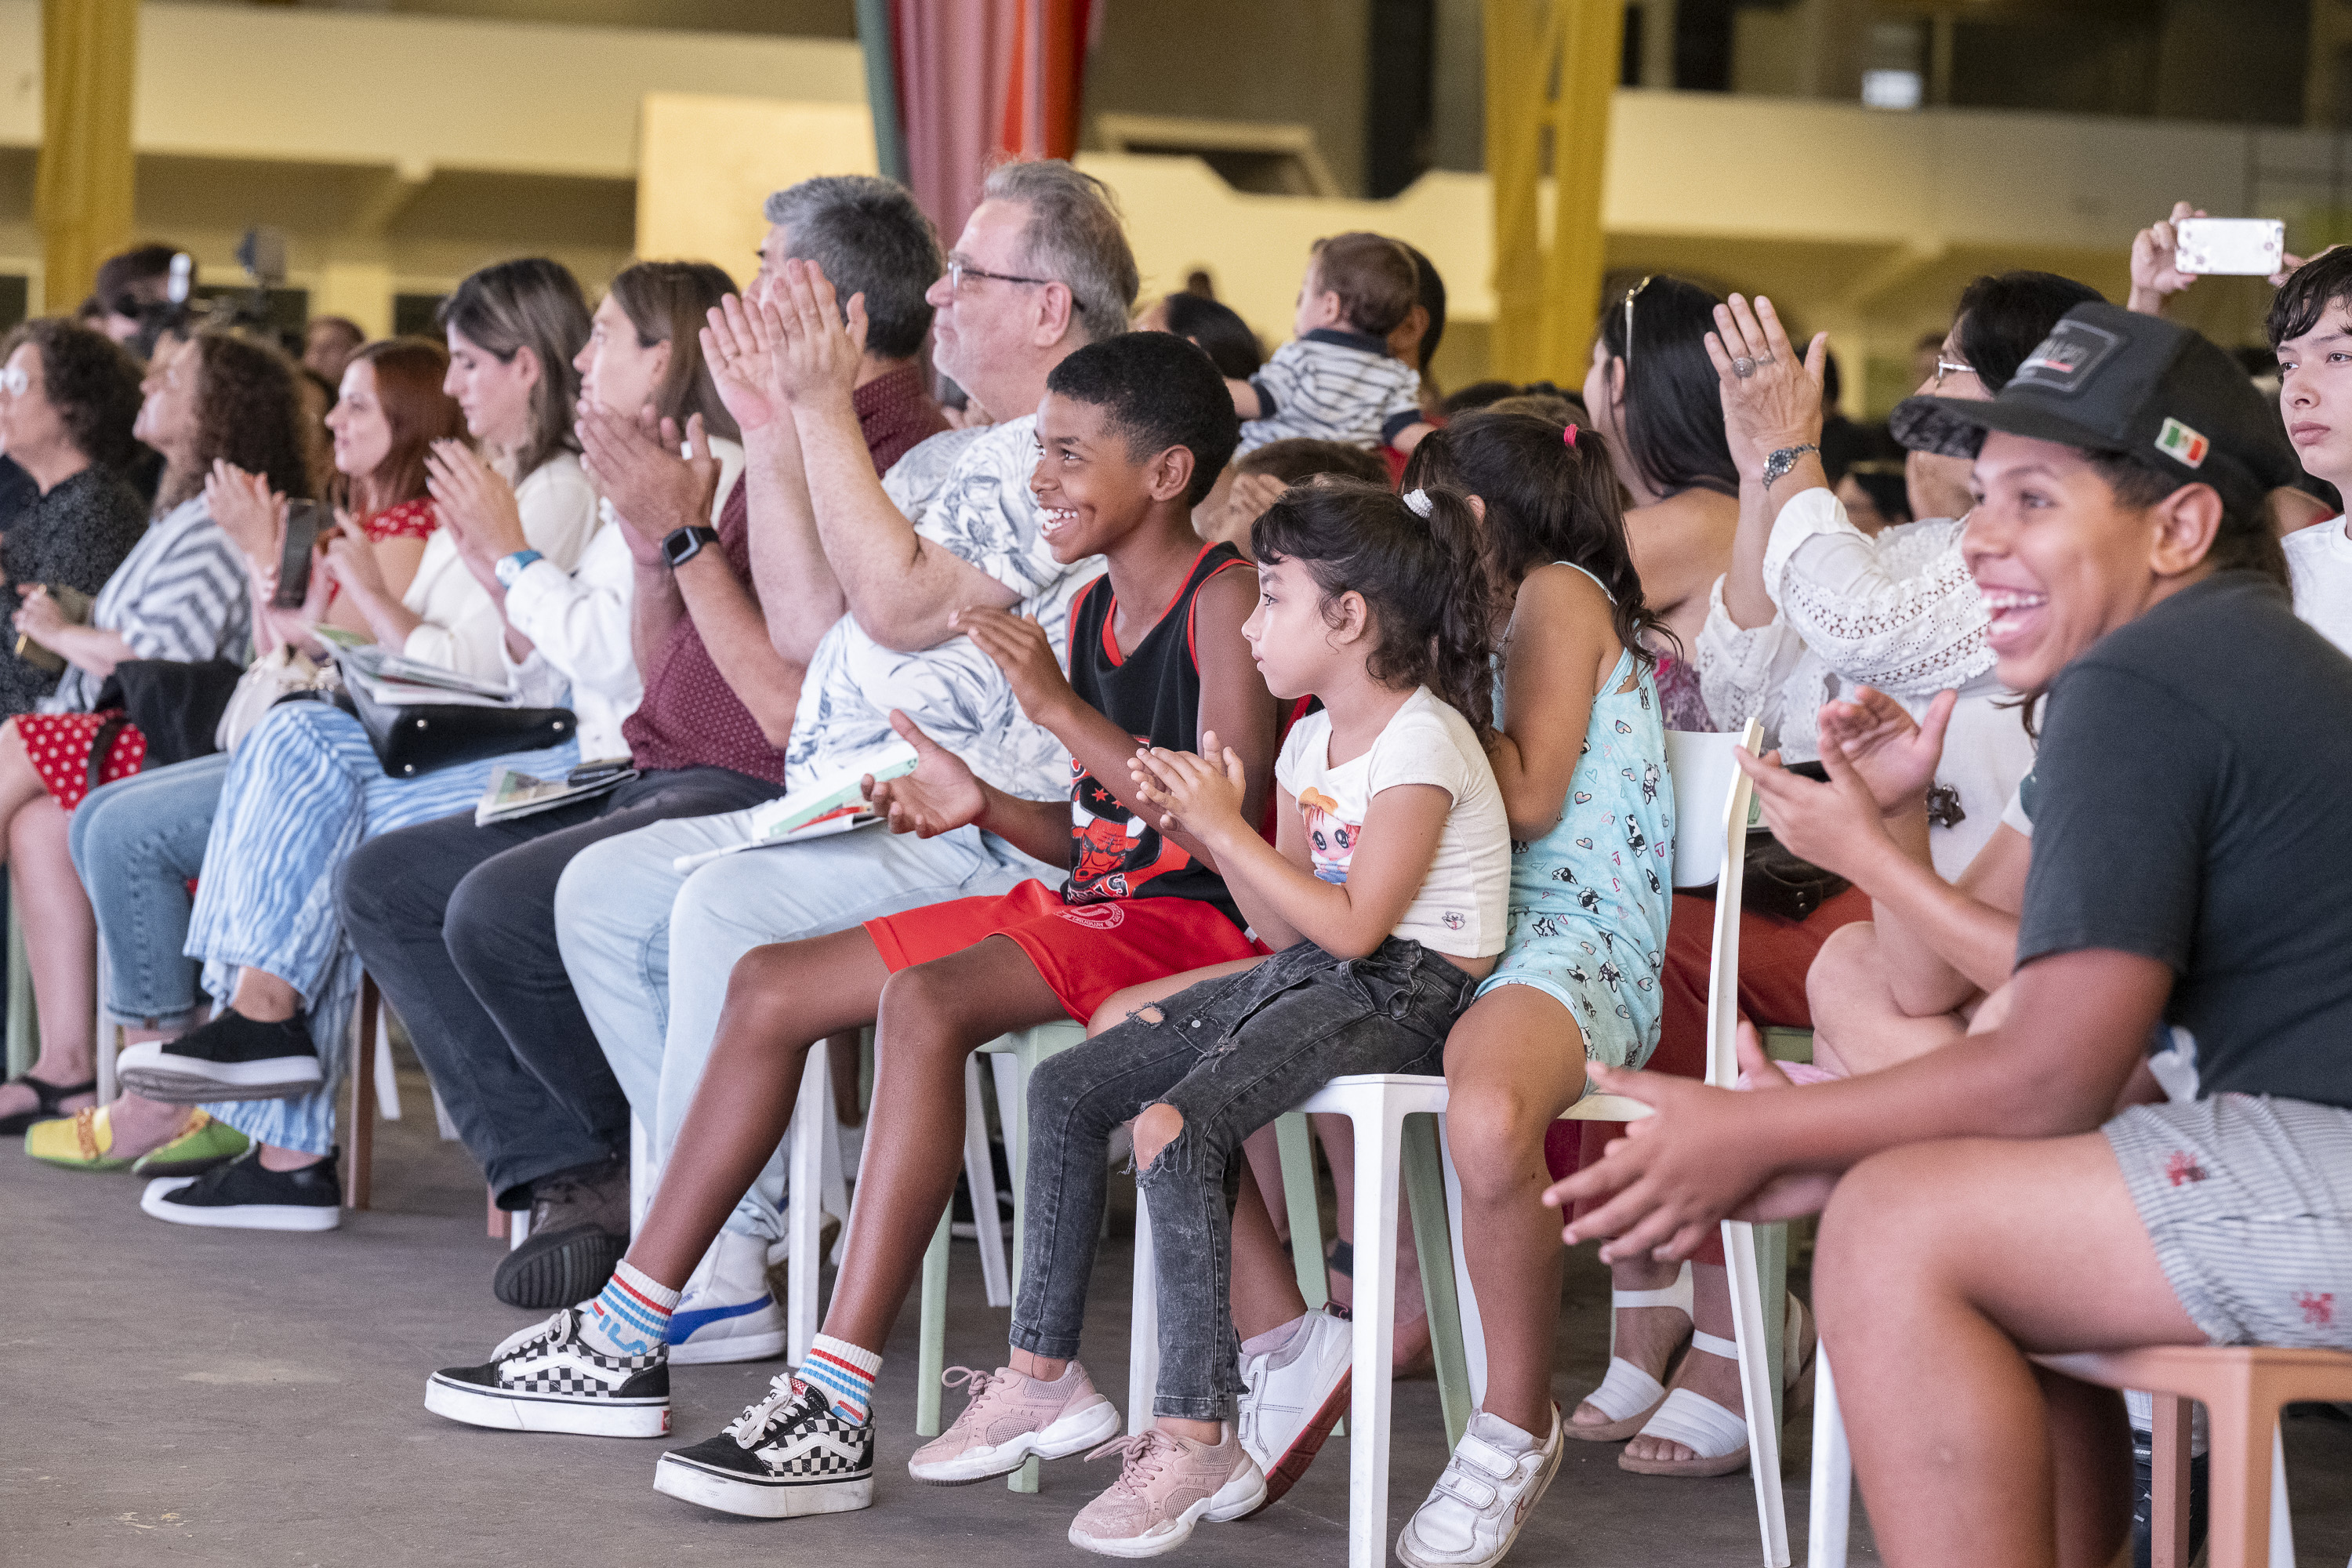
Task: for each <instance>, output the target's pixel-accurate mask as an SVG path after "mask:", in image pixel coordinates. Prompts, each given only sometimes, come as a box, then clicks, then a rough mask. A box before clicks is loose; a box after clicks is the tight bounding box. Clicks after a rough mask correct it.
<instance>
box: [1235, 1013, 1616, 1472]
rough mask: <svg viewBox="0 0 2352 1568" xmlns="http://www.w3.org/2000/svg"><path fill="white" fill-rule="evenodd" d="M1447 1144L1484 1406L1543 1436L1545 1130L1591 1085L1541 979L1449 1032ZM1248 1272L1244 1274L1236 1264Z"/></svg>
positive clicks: (1553, 1225) (1573, 1038)
mask: <svg viewBox="0 0 2352 1568" xmlns="http://www.w3.org/2000/svg"><path fill="white" fill-rule="evenodd" d="M1445 1079H1446V1104H1447V1112H1446V1118H1445V1132H1446V1140H1447V1142H1449V1143H1450V1144H1451V1145H1452V1147H1453V1153H1454V1170H1455V1171H1456V1172H1457V1173H1459V1176H1460V1179H1461V1183H1462V1250H1463V1254H1464V1256H1465V1258H1467V1260H1468V1262H1469V1267H1470V1284H1471V1288H1472V1289H1475V1290H1476V1291H1477V1293H1478V1317H1479V1321H1481V1322H1482V1323H1483V1324H1484V1325H1485V1326H1486V1401H1485V1404H1484V1406H1483V1407H1484V1408H1485V1409H1486V1411H1487V1413H1488V1414H1490V1415H1498V1416H1500V1417H1502V1418H1503V1419H1504V1420H1506V1421H1507V1422H1509V1423H1510V1424H1511V1425H1512V1426H1517V1428H1519V1429H1520V1430H1521V1431H1523V1432H1530V1433H1533V1434H1534V1435H1535V1436H1536V1437H1537V1438H1538V1440H1540V1439H1541V1438H1542V1437H1543V1436H1544V1434H1546V1433H1547V1432H1549V1430H1550V1429H1551V1362H1552V1333H1553V1329H1554V1325H1555V1324H1556V1323H1557V1321H1558V1320H1559V1283H1560V1268H1561V1258H1562V1251H1561V1249H1560V1248H1559V1247H1558V1246H1555V1245H1552V1244H1551V1243H1552V1240H1553V1238H1554V1237H1555V1236H1556V1234H1557V1232H1558V1230H1559V1219H1558V1216H1557V1215H1556V1213H1555V1212H1554V1211H1553V1210H1551V1209H1548V1208H1546V1207H1544V1205H1543V1201H1542V1194H1543V1190H1544V1188H1545V1186H1546V1185H1547V1184H1549V1182H1550V1180H1551V1176H1550V1173H1549V1171H1548V1170H1547V1169H1546V1167H1545V1165H1544V1152H1543V1150H1544V1133H1545V1132H1546V1131H1547V1130H1549V1128H1550V1126H1551V1123H1552V1119H1553V1118H1554V1117H1556V1116H1558V1115H1559V1113H1560V1112H1561V1111H1563V1110H1567V1109H1568V1108H1569V1107H1570V1105H1572V1104H1574V1103H1575V1102H1576V1100H1578V1099H1579V1098H1580V1096H1581V1095H1582V1094H1583V1093H1584V1037H1583V1034H1582V1032H1581V1031H1580V1030H1579V1029H1578V1028H1577V1026H1576V1019H1575V1017H1574V1016H1572V1015H1571V1014H1570V1012H1569V1010H1568V1009H1567V1008H1566V1007H1563V1006H1562V1005H1560V1004H1559V1002H1557V1001H1555V1000H1554V999H1552V998H1551V997H1549V996H1548V995H1546V994H1544V993H1542V992H1540V991H1538V990H1537V989H1536V988H1535V987H1533V986H1531V985H1504V986H1500V987H1497V988H1496V990H1494V991H1491V992H1489V993H1487V994H1486V995H1484V996H1481V997H1480V998H1478V1000H1477V1001H1475V1002H1474V1003H1472V1004H1471V1005H1470V1009H1469V1011H1467V1012H1465V1013H1464V1014H1463V1015H1462V1016H1461V1018H1460V1019H1459V1020H1458V1021H1456V1022H1455V1024H1454V1032H1453V1033H1452V1034H1450V1035H1448V1036H1447V1037H1446V1040H1445ZM1237 1272H1238V1270H1237Z"/></svg>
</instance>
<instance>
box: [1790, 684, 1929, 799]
mask: <svg viewBox="0 0 2352 1568" xmlns="http://www.w3.org/2000/svg"><path fill="white" fill-rule="evenodd" d="M1959 698H1960V694H1959V693H1958V691H1939V692H1937V693H1936V699H1935V700H1934V701H1932V702H1930V703H1928V704H1927V718H1926V720H1925V721H1924V722H1920V721H1914V720H1913V719H1912V717H1911V715H1910V714H1909V713H1907V712H1906V711H1905V710H1904V707H1903V704H1901V703H1900V702H1897V701H1895V699H1893V698H1892V697H1889V696H1887V695H1886V693H1885V692H1884V691H1881V690H1879V689H1876V688H1875V687H1870V686H1857V687H1855V688H1854V689H1853V697H1852V698H1851V699H1848V700H1843V701H1832V702H1824V703H1822V709H1821V712H1820V714H1819V715H1818V717H1817V718H1816V720H1815V723H1816V726H1817V729H1816V731H1815V734H1816V738H1817V739H1818V741H1819V742H1820V745H1821V752H1822V766H1823V767H1824V768H1826V769H1828V770H1829V772H1830V773H1831V775H1832V777H1834V776H1836V773H1837V771H1838V769H1839V767H1840V766H1841V765H1843V766H1844V767H1846V768H1849V769H1851V770H1852V771H1853V773H1855V774H1857V775H1858V776H1859V777H1860V778H1861V780H1862V783H1863V784H1864V786H1865V787H1866V788H1867V789H1868V790H1869V792H1870V795H1871V798H1872V799H1874V800H1875V801H1876V802H1877V804H1878V809H1879V810H1880V811H1882V812H1886V813H1894V812H1898V811H1901V810H1904V809H1905V808H1906V807H1907V806H1909V805H1912V804H1913V803H1914V802H1916V801H1917V800H1918V799H1919V797H1920V796H1921V795H1925V794H1926V793H1927V786H1928V785H1929V784H1933V783H1934V782H1935V780H1936V764H1937V763H1939V762H1941V761H1942V760H1943V756H1944V731H1945V730H1946V729H1947V728H1948V726H1949V725H1950V723H1951V721H1952V709H1953V707H1954V705H1955V704H1957V703H1958V701H1959Z"/></svg>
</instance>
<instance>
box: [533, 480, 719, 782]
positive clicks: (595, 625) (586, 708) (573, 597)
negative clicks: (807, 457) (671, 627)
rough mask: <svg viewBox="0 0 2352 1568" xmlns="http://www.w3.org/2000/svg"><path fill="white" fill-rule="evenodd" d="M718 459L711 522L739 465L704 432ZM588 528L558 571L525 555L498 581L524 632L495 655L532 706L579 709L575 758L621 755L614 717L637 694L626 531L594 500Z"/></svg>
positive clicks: (626, 710) (641, 690)
mask: <svg viewBox="0 0 2352 1568" xmlns="http://www.w3.org/2000/svg"><path fill="white" fill-rule="evenodd" d="M710 455H711V456H712V457H714V458H718V459H719V489H718V491H717V493H716V494H714V495H713V497H712V498H711V502H710V521H711V523H712V524H713V526H716V525H717V523H718V521H719V512H720V511H721V510H724V509H725V507H726V505H727V494H728V492H729V491H730V490H731V489H734V488H735V483H736V480H737V479H738V478H739V477H740V475H741V474H742V472H743V448H742V447H740V446H739V445H738V444H737V443H735V442H733V441H729V440H725V439H722V438H719V437H712V439H711V442H710ZM596 519H597V523H596V529H595V532H594V535H593V537H592V538H591V539H590V540H589V541H588V547H587V548H586V549H585V550H583V551H582V552H581V553H580V559H579V563H578V564H577V565H575V566H573V567H572V570H571V571H569V572H566V571H564V570H563V569H562V567H560V566H558V565H557V564H555V563H554V562H553V561H552V560H551V559H550V560H542V561H534V562H532V563H530V565H528V566H526V567H524V568H523V570H522V574H521V575H520V576H518V577H517V578H516V579H515V581H514V586H512V587H511V588H509V589H508V590H507V623H508V625H509V626H513V627H514V629H515V630H517V631H519V632H520V633H521V634H522V635H523V636H525V637H529V638H530V640H531V645H532V648H531V654H530V658H526V659H524V660H523V661H522V662H521V663H520V664H518V663H516V662H514V661H513V660H512V659H511V658H508V657H507V656H506V639H505V638H504V637H500V638H499V658H500V660H501V662H502V663H503V665H504V667H505V669H506V672H507V680H508V684H509V686H510V687H511V688H512V689H513V690H514V693H515V696H516V698H517V699H518V700H520V701H522V702H524V703H526V704H529V705H530V706H532V707H546V708H551V707H558V706H564V705H568V706H569V707H570V708H571V709H572V712H574V713H575V714H577V715H578V716H579V719H580V755H581V757H582V758H583V760H594V759H597V758H601V757H625V756H627V755H628V754H629V743H628V742H627V740H626V739H625V738H624V737H623V735H622V733H621V726H622V724H623V723H624V722H625V721H627V719H628V717H629V715H630V714H632V713H634V712H635V711H636V710H637V703H638V701H639V700H641V699H642V698H643V697H644V696H645V679H644V675H643V672H641V671H640V670H639V669H638V668H637V661H636V651H635V647H634V645H633V643H632V641H631V639H630V636H629V617H630V616H631V614H632V611H633V606H634V603H635V596H636V582H637V579H636V563H635V561H633V560H632V559H631V557H630V555H629V543H628V539H627V537H626V536H625V534H624V533H623V532H622V531H621V525H620V522H619V521H618V520H617V519H615V518H614V515H613V503H612V502H610V501H599V502H598V503H597V510H596Z"/></svg>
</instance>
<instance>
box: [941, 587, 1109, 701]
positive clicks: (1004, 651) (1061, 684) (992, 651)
mask: <svg viewBox="0 0 2352 1568" xmlns="http://www.w3.org/2000/svg"><path fill="white" fill-rule="evenodd" d="M948 625H949V626H953V627H954V628H955V629H956V630H957V631H960V632H961V633H963V635H964V636H966V637H970V638H971V642H972V646H973V647H976V648H978V649H980V651H981V652H982V653H984V654H986V655H987V656H988V657H989V658H991V659H992V660H994V661H995V664H996V668H999V669H1001V670H1003V672H1004V679H1005V682H1006V684H1008V685H1010V686H1011V687H1012V688H1013V700H1014V701H1015V702H1018V703H1019V704H1021V711H1022V712H1023V713H1024V714H1025V715H1027V716H1028V719H1029V721H1030V722H1031V723H1033V724H1043V725H1045V727H1046V728H1047V729H1049V730H1050V729H1052V728H1053V727H1054V725H1055V721H1057V720H1058V719H1060V717H1061V716H1062V715H1063V714H1064V713H1065V712H1066V711H1067V710H1068V708H1069V705H1070V704H1071V703H1073V702H1076V700H1078V694H1077V693H1076V692H1075V691H1073V690H1071V689H1070V682H1069V680H1068V679H1067V678H1066V677H1065V676H1064V675H1063V674H1062V666H1061V664H1060V662H1059V661H1058V660H1056V659H1055V658H1054V646H1053V644H1051V643H1049V642H1047V641H1046V640H1045V627H1044V626H1039V625H1038V624H1037V623H1036V622H1035V621H1034V620H1031V619H1029V618H1028V617H1026V616H1016V615H1013V614H1012V613H1011V612H1010V611H1007V610H997V609H991V608H988V607H986V606H984V605H973V606H972V607H971V608H970V609H964V610H958V611H957V612H956V613H955V614H953V615H952V616H949V617H948Z"/></svg>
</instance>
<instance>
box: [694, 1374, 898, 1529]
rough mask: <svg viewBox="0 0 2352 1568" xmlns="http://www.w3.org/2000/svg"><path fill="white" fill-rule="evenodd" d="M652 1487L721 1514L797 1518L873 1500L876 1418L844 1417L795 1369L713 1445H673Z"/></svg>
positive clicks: (856, 1506) (771, 1386)
mask: <svg viewBox="0 0 2352 1568" xmlns="http://www.w3.org/2000/svg"><path fill="white" fill-rule="evenodd" d="M654 1490H656V1491H657V1492H667V1493H668V1494H669V1495H670V1496H671V1497H674V1498H679V1499H682V1500H685V1501H687V1502H691V1503H699V1504H700V1505H701V1506H702V1507H704V1508H710V1509H717V1510H719V1512H721V1513H740V1514H745V1515H748V1516H749V1517H751V1518H752V1519H795V1518H798V1517H799V1516H800V1515H802V1514H808V1513H847V1512H850V1511H851V1510H855V1509H861V1508H870V1507H872V1506H873V1503H874V1423H872V1422H871V1421H866V1422H852V1421H848V1420H845V1419H844V1418H843V1417H842V1415H840V1414H839V1413H838V1412H837V1411H835V1409H834V1408H833V1406H832V1405H828V1404H827V1403H826V1402H825V1397H824V1394H819V1393H818V1392H817V1391H816V1390H815V1389H814V1388H812V1387H811V1386H809V1385H808V1384H805V1383H803V1382H802V1381H801V1380H800V1379H799V1378H797V1377H794V1376H793V1374H792V1373H779V1374H778V1375H777V1377H776V1380H775V1381H774V1382H773V1383H772V1384H769V1387H768V1396H767V1397H766V1398H765V1399H762V1400H761V1401H760V1402H759V1403H758V1404H757V1405H752V1406H751V1407H750V1408H749V1409H747V1410H745V1411H744V1412H743V1414H742V1415H739V1416H737V1417H736V1418H735V1421H734V1424H733V1425H732V1426H729V1427H728V1428H727V1430H726V1431H724V1432H721V1433H720V1434H719V1436H716V1437H713V1438H711V1439H710V1440H709V1442H707V1443H697V1444H696V1445H695V1446H694V1447H691V1448H672V1449H671V1450H670V1451H669V1452H668V1453H667V1454H664V1455H663V1456H662V1457H661V1463H660V1464H659V1465H657V1466H656V1467H655V1468H654Z"/></svg>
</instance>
